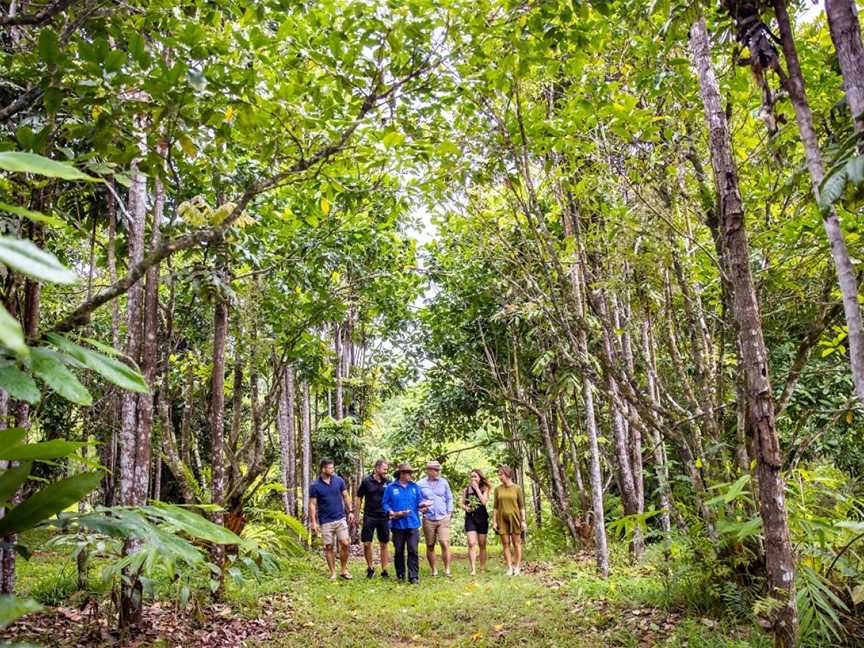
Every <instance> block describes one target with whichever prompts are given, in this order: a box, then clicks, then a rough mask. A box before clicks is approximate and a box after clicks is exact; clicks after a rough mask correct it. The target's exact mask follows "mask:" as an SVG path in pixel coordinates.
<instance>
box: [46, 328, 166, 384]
mask: <svg viewBox="0 0 864 648" xmlns="http://www.w3.org/2000/svg"><path fill="white" fill-rule="evenodd" d="M47 337H48V340H50V341H51V343H52V344H53V345H54V346H56V347H57V348H58V349H60V350H61V351H63V352H64V353H66V354H68V355H70V356H72V357H73V358H75V359H76V360H78V361H79V362H80V363H81V364H83V365H84V366H85V367H87V368H88V369H92V370H93V371H95V372H96V373H98V374H99V375H100V376H102V377H103V378H105V380H107V381H108V382H111V383H113V384H115V385H117V386H118V387H120V388H121V389H126V390H128V391H132V392H138V393H139V394H146V393H148V392H149V391H150V389H149V388H148V386H147V381H146V380H144V376H142V375H141V374H140V373H139V372H137V371H135V370H134V369H132V368H131V367H129V366H128V365H126V364H124V363H123V362H121V361H120V360H117V359H115V358H111V357H109V356H107V355H104V354H102V353H99V352H98V351H93V350H91V349H88V348H86V347H83V346H80V345H78V344H75V343H74V342H72V341H70V340H68V339H67V338H65V337H63V336H62V335H57V334H54V333H51V334H49V335H48V336H47Z"/></svg>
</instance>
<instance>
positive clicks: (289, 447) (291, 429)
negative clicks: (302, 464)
mask: <svg viewBox="0 0 864 648" xmlns="http://www.w3.org/2000/svg"><path fill="white" fill-rule="evenodd" d="M295 393H296V389H295V386H294V369H293V368H292V367H285V368H284V369H283V371H282V398H281V399H279V414H278V417H277V419H276V420H277V421H278V423H279V451H280V455H281V458H282V486H283V487H284V488H285V492H284V493H282V504H283V506H284V508H285V513H286V515H296V514H297V511H296V499H297V497H296V493H297V473H296V466H297V453H296V447H295V443H294V438H295V423H294V403H295V400H296V396H295Z"/></svg>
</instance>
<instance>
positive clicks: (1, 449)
mask: <svg viewBox="0 0 864 648" xmlns="http://www.w3.org/2000/svg"><path fill="white" fill-rule="evenodd" d="M26 436H27V430H25V429H24V428H6V429H5V430H0V459H3V458H4V456H5V455H6V454H7V453H8V452H9V451H11V450H12V448H14V447H16V446H18V445H20V444H21V442H22V441H23V440H24V438H25V437H26Z"/></svg>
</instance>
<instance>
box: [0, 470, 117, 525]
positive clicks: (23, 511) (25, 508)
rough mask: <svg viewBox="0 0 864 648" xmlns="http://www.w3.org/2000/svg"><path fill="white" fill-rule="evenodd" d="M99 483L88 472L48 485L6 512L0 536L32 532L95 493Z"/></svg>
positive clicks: (93, 475)
mask: <svg viewBox="0 0 864 648" xmlns="http://www.w3.org/2000/svg"><path fill="white" fill-rule="evenodd" d="M101 480H102V475H101V474H100V473H98V472H87V473H81V474H79V475H74V476H73V477H67V478H66V479H61V480H60V481H56V482H52V483H50V484H48V485H47V486H45V487H44V488H42V489H41V490H39V492H37V493H36V494H35V495H32V496H30V497H29V498H27V499H26V500H24V501H23V502H21V504H19V505H18V506H16V507H14V508H12V509H9V510H8V511H7V512H6V516H5V517H4V518H3V519H2V520H0V535H8V534H10V533H20V532H21V531H26V530H27V529H32V528H33V527H35V526H37V525H38V524H40V523H42V522H43V521H45V520H47V519H49V518H51V517H53V516H54V515H56V514H57V513H60V512H61V511H63V510H64V509H66V508H67V507H68V506H71V505H72V504H74V503H75V502H77V501H79V500H80V499H81V498H83V497H84V496H85V495H87V494H88V493H91V492H92V491H94V490H95V489H96V488H98V487H99V484H100V482H101Z"/></svg>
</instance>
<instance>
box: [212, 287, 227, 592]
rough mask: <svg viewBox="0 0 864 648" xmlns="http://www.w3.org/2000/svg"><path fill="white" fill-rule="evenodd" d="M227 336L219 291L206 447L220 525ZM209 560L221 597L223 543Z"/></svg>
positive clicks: (225, 314) (216, 516) (214, 330)
mask: <svg viewBox="0 0 864 648" xmlns="http://www.w3.org/2000/svg"><path fill="white" fill-rule="evenodd" d="M227 337H228V303H227V301H226V299H225V297H224V296H223V295H219V296H218V297H217V298H216V304H215V306H214V307H213V375H212V377H211V389H212V394H211V397H210V398H211V400H210V447H211V451H212V457H211V466H212V469H211V470H212V486H211V492H212V500H213V502H212V503H213V504H215V505H216V506H218V507H219V510H218V511H216V512H215V513H214V514H213V521H214V522H215V523H216V524H219V525H222V524H224V522H225V516H224V513H223V512H222V508H223V507H224V506H225V447H224V446H225V342H226V339H227ZM213 560H214V562H215V563H216V565H217V567H219V587H218V588H217V590H216V591H215V592H214V596H215V597H216V598H219V599H221V598H222V595H223V588H224V584H225V573H224V567H225V547H224V546H222V545H218V544H217V545H214V546H213Z"/></svg>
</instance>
